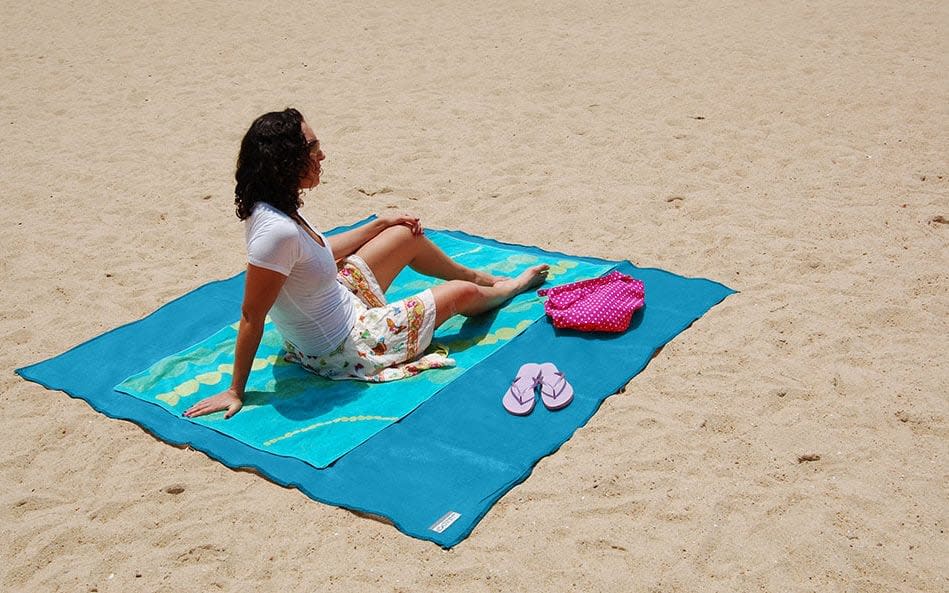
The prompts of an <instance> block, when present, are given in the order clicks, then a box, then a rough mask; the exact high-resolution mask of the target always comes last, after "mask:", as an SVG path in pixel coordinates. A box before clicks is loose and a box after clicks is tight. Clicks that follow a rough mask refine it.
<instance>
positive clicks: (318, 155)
mask: <svg viewBox="0 0 949 593" xmlns="http://www.w3.org/2000/svg"><path fill="white" fill-rule="evenodd" d="M301 125H302V127H303V135H304V136H306V142H307V145H308V146H309V147H310V168H309V169H308V170H307V172H306V173H305V174H304V175H303V179H301V180H300V189H310V188H311V187H316V186H317V185H319V184H320V174H321V173H322V172H323V167H322V165H320V161H322V160H323V159H325V158H326V155H325V154H323V149H322V148H320V141H319V140H317V138H316V134H314V133H313V130H312V129H311V128H310V124H308V123H306V122H305V121H304V122H303V123H302V124H301Z"/></svg>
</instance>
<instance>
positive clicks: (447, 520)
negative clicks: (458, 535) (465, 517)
mask: <svg viewBox="0 0 949 593" xmlns="http://www.w3.org/2000/svg"><path fill="white" fill-rule="evenodd" d="M460 516H461V513H456V512H455V511H448V512H447V513H445V514H444V515H442V518H441V519H439V520H438V521H435V524H434V525H432V526H431V527H429V529H431V530H432V531H434V532H435V533H441V532H443V531H445V530H446V529H448V528H449V527H451V524H452V523H454V522H455V521H457V520H458V517H460Z"/></svg>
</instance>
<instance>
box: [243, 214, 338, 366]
mask: <svg viewBox="0 0 949 593" xmlns="http://www.w3.org/2000/svg"><path fill="white" fill-rule="evenodd" d="M301 218H302V215H301ZM303 220H304V221H306V223H307V224H309V221H307V220H306V219H305V218H304V219H303ZM310 226H311V228H312V225H310ZM244 234H245V239H246V241H247V261H249V262H250V263H251V264H253V265H255V266H258V267H261V268H266V269H268V270H273V271H274V272H279V273H280V274H283V275H284V276H286V277H287V281H286V282H285V283H284V285H283V288H281V289H280V294H279V295H277V300H276V302H274V305H273V307H272V308H271V310H270V318H271V319H273V322H274V324H275V325H276V326H277V329H278V330H279V331H280V334H281V335H282V336H283V337H284V339H286V340H289V341H290V343H292V344H293V345H294V346H296V347H297V349H299V350H300V351H302V352H304V353H306V354H309V355H311V356H320V355H323V354H326V353H327V352H332V351H333V349H334V348H336V347H337V346H339V345H340V343H341V342H342V341H343V338H345V337H346V334H348V333H349V330H350V329H352V327H353V323H354V321H355V318H356V313H355V311H354V310H353V301H352V293H350V292H349V291H348V290H347V289H346V288H345V287H343V285H342V284H340V283H339V282H338V281H337V280H336V261H335V259H334V258H333V251H332V249H331V248H330V245H329V242H327V240H326V237H324V236H323V234H322V233H318V235H319V237H320V239H322V240H323V243H324V244H325V247H324V246H321V245H320V244H319V243H317V242H316V241H314V240H313V237H311V236H310V234H309V233H307V231H306V229H305V228H303V227H302V226H300V225H299V224H297V223H296V222H294V220H293V219H292V218H290V217H289V216H287V215H286V214H284V213H283V212H281V211H280V210H278V209H276V208H274V207H273V206H271V205H270V204H267V203H266V202H258V203H257V205H256V206H254V210H253V212H252V213H251V215H250V217H249V218H248V219H247V220H245V221H244Z"/></svg>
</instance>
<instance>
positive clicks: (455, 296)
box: [432, 280, 481, 319]
mask: <svg viewBox="0 0 949 593" xmlns="http://www.w3.org/2000/svg"><path fill="white" fill-rule="evenodd" d="M432 293H433V294H434V296H435V303H436V305H435V306H436V308H437V309H438V312H439V315H438V317H444V318H445V319H447V318H448V317H451V316H452V315H464V314H466V313H467V312H468V311H469V310H470V309H471V308H472V307H473V306H475V305H477V303H478V301H479V300H480V299H481V287H480V286H478V285H477V284H475V283H473V282H468V281H466V280H449V281H448V282H445V283H444V284H440V285H438V286H436V287H435V288H433V289H432Z"/></svg>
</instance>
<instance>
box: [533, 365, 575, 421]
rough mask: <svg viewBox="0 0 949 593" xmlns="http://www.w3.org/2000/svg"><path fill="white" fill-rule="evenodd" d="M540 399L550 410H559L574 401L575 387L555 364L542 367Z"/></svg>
mask: <svg viewBox="0 0 949 593" xmlns="http://www.w3.org/2000/svg"><path fill="white" fill-rule="evenodd" d="M540 399H541V401H542V402H544V405H545V406H547V409H548V410H559V409H561V408H565V407H567V405H568V404H569V403H570V402H571V401H573V385H571V384H570V383H568V382H567V378H566V377H564V374H563V373H561V372H560V369H558V368H557V367H556V366H555V365H554V364H553V363H551V362H545V363H543V364H541V365H540Z"/></svg>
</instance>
